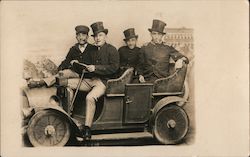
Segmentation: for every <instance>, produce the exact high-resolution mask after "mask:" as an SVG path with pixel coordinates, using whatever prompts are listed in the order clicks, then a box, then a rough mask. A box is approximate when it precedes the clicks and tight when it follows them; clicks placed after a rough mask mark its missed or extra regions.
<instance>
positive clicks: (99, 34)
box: [28, 20, 188, 140]
mask: <svg viewBox="0 0 250 157" xmlns="http://www.w3.org/2000/svg"><path fill="white" fill-rule="evenodd" d="M165 26H166V24H165V23H164V22H163V21H160V20H153V25H152V28H150V29H149V31H150V34H151V37H152V40H151V41H150V42H149V43H147V44H145V45H144V46H142V48H141V49H140V48H139V47H137V45H136V43H137V39H138V35H136V34H135V29H134V28H129V29H127V30H125V31H124V32H123V33H124V36H125V39H124V41H125V43H126V46H123V47H121V48H119V50H118V51H117V49H116V48H115V47H114V46H112V45H111V44H108V43H106V39H107V34H108V29H106V28H104V26H103V22H96V23H93V24H92V25H91V28H92V31H93V35H92V36H93V37H94V41H95V45H91V44H89V43H88V42H87V39H88V33H89V28H88V27H87V26H83V25H80V26H76V28H75V30H76V39H77V41H78V43H77V44H75V45H74V46H73V47H72V48H71V49H70V50H69V52H68V54H67V56H66V58H65V60H64V61H63V62H62V63H61V64H60V66H59V67H58V70H59V71H60V73H63V76H64V77H67V78H68V84H67V86H68V88H69V91H70V90H71V93H73V91H72V89H76V88H77V85H78V83H79V80H80V77H79V76H80V75H81V74H82V69H79V66H76V65H79V64H78V63H83V64H84V68H85V70H86V73H85V74H84V79H83V80H82V82H81V84H80V86H79V90H81V91H85V92H88V94H87V96H86V118H85V122H84V126H82V127H81V128H82V136H83V137H84V139H86V140H88V139H90V138H91V126H92V123H93V118H94V114H95V110H96V102H97V101H98V98H100V97H101V96H102V95H104V94H105V90H106V82H107V80H108V79H111V78H114V77H115V76H117V73H118V69H119V68H120V69H121V71H122V72H124V71H125V70H126V69H127V68H130V67H133V68H134V70H135V75H137V74H138V76H139V77H137V78H136V77H135V78H136V79H137V80H139V82H141V83H143V82H151V83H152V82H154V81H155V80H156V79H158V78H163V77H167V76H168V75H169V74H168V70H169V59H170V57H171V58H172V59H173V60H174V61H176V63H175V68H176V69H178V68H181V67H182V64H183V62H186V63H188V58H187V57H185V56H184V55H182V54H181V53H179V52H178V51H177V50H175V49H174V48H173V47H170V46H167V45H164V44H163V43H162V37H163V35H164V34H165V32H164V28H165ZM55 77H56V76H53V77H50V78H46V79H43V80H39V81H30V82H29V83H28V86H29V87H37V86H42V85H44V84H46V85H47V86H51V85H52V84H54V83H55ZM71 97H72V94H71Z"/></svg>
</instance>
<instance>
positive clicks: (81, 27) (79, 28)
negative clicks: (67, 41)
mask: <svg viewBox="0 0 250 157" xmlns="http://www.w3.org/2000/svg"><path fill="white" fill-rule="evenodd" d="M75 30H76V34H78V33H84V34H88V33H89V27H87V26H84V25H78V26H76V27H75Z"/></svg>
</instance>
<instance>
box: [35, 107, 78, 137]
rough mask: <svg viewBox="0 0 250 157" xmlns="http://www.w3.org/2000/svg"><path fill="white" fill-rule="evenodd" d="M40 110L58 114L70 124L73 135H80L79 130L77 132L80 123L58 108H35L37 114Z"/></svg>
mask: <svg viewBox="0 0 250 157" xmlns="http://www.w3.org/2000/svg"><path fill="white" fill-rule="evenodd" d="M41 110H53V111H54V112H57V113H59V114H60V115H61V116H63V117H65V118H66V119H67V120H68V121H69V123H70V125H71V127H72V131H73V132H74V133H80V130H79V127H78V126H79V125H80V123H78V121H77V120H75V119H73V118H72V117H70V115H69V114H68V113H67V112H66V111H64V110H63V109H62V108H61V107H60V106H50V107H37V108H35V111H36V112H39V111H41Z"/></svg>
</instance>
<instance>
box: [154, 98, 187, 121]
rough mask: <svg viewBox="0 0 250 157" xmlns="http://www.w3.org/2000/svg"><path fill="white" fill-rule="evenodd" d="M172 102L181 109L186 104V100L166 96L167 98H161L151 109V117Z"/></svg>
mask: <svg viewBox="0 0 250 157" xmlns="http://www.w3.org/2000/svg"><path fill="white" fill-rule="evenodd" d="M174 102H177V103H176V104H177V105H178V106H180V107H183V106H184V104H185V103H186V102H187V100H186V99H184V98H181V97H178V96H168V97H165V98H162V99H161V100H160V101H158V102H157V104H156V105H155V107H154V108H153V111H152V112H153V117H155V116H156V114H157V112H158V111H160V110H161V109H162V108H163V107H165V106H167V105H170V104H172V103H174ZM180 102H181V103H180Z"/></svg>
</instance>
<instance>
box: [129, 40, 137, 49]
mask: <svg viewBox="0 0 250 157" xmlns="http://www.w3.org/2000/svg"><path fill="white" fill-rule="evenodd" d="M126 43H127V45H128V47H129V48H130V49H133V48H135V46H136V43H137V39H136V38H131V39H128V40H127V41H126Z"/></svg>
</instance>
